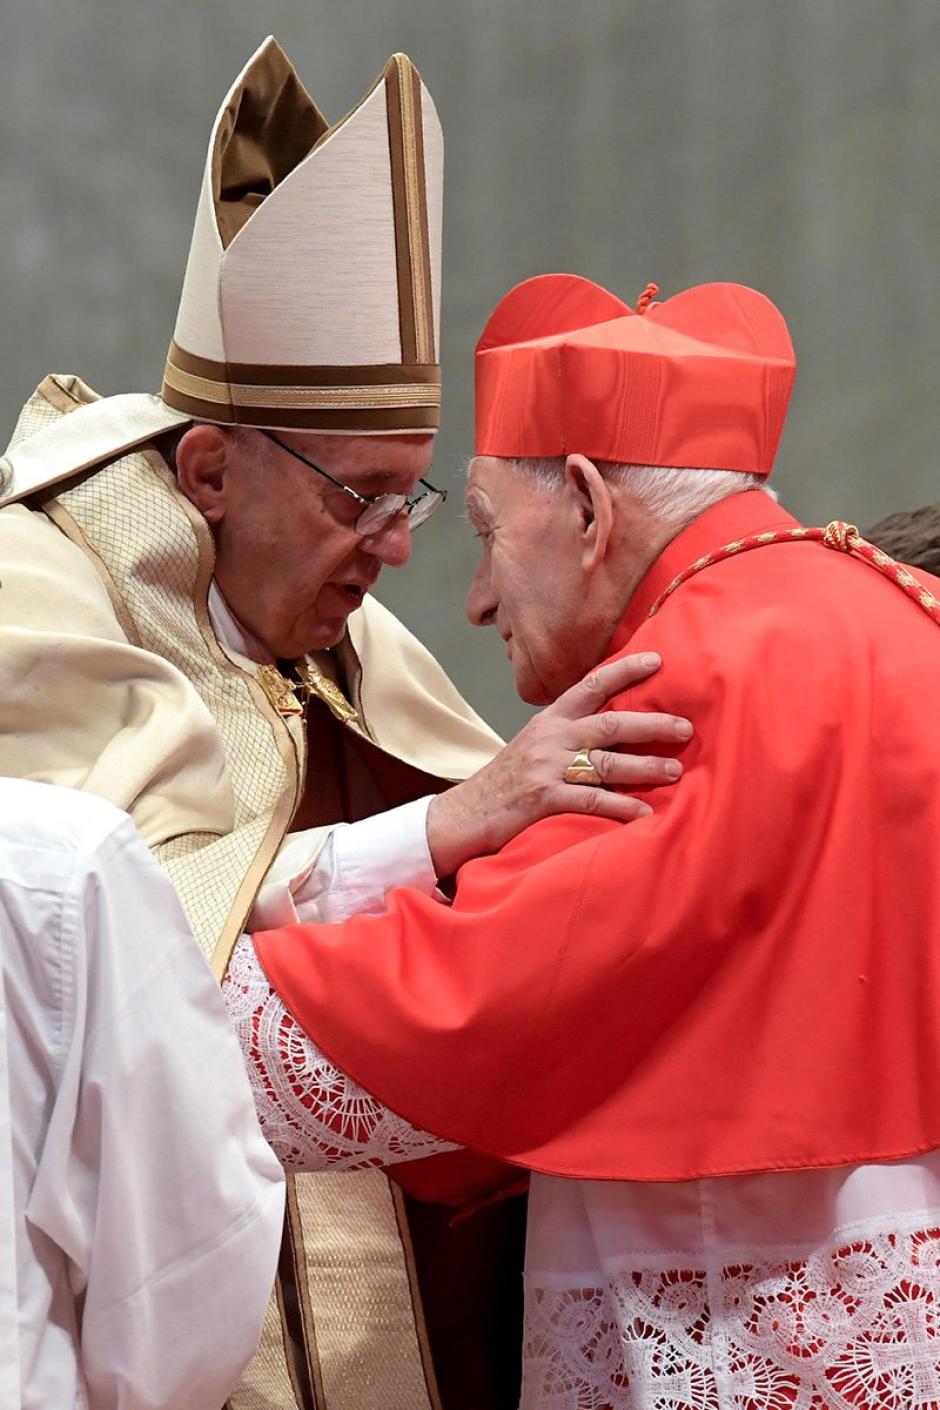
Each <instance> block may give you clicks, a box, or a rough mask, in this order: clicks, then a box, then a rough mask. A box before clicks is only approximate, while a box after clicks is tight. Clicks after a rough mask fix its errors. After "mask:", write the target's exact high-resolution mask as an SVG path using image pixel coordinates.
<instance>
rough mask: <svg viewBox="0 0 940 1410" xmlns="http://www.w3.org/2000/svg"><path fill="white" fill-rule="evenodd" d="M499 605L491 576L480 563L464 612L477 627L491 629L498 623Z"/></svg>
mask: <svg viewBox="0 0 940 1410" xmlns="http://www.w3.org/2000/svg"><path fill="white" fill-rule="evenodd" d="M498 606H499V603H498V601H497V599H496V595H495V593H494V592H493V588H492V586H491V584H490V575H489V573H488V572H487V570H486V568H485V566H484V564H483V563H480V565H479V566H478V568H477V570H476V572H475V573H474V575H473V582H472V583H471V584H470V591H469V592H468V593H467V600H466V602H465V603H464V611H465V612H466V614H467V617H468V618H469V619H470V621H471V622H472V623H473V625H474V626H475V627H491V626H492V625H493V623H494V622H495V621H496V609H497V607H498Z"/></svg>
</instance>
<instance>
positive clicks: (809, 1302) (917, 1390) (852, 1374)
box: [522, 1229, 940, 1410]
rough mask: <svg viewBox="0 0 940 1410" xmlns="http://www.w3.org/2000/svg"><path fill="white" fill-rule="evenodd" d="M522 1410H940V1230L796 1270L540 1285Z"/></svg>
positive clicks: (532, 1293)
mask: <svg viewBox="0 0 940 1410" xmlns="http://www.w3.org/2000/svg"><path fill="white" fill-rule="evenodd" d="M524 1367H525V1373H524V1383H523V1395H522V1410H936V1408H937V1407H940V1230H937V1229H930V1230H927V1231H924V1230H921V1231H918V1232H915V1233H910V1234H898V1233H894V1234H884V1233H882V1234H872V1235H871V1236H870V1237H868V1238H860V1239H858V1240H857V1241H856V1242H853V1243H850V1244H847V1245H841V1246H835V1245H833V1246H830V1247H829V1248H827V1249H824V1250H822V1251H820V1252H818V1253H816V1254H814V1255H813V1256H811V1257H809V1258H805V1259H799V1260H796V1261H791V1262H784V1261H782V1262H779V1263H771V1262H767V1263H760V1264H757V1263H754V1264H737V1265H727V1266H725V1267H722V1268H720V1269H716V1270H714V1271H713V1272H712V1273H711V1274H709V1272H707V1271H704V1270H702V1269H694V1268H660V1269H659V1270H655V1269H650V1268H645V1269H638V1270H625V1271H622V1272H620V1273H618V1274H617V1275H616V1276H615V1277H613V1278H611V1279H610V1280H609V1281H608V1282H607V1283H606V1285H604V1286H595V1287H580V1288H570V1287H569V1288H562V1289H557V1288H553V1287H542V1286H538V1285H537V1284H535V1283H534V1282H533V1281H532V1280H528V1282H527V1288H526V1328H525V1353H524Z"/></svg>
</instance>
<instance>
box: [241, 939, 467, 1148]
mask: <svg viewBox="0 0 940 1410" xmlns="http://www.w3.org/2000/svg"><path fill="white" fill-rule="evenodd" d="M222 993H223V995H224V997H225V1003H226V1006H227V1007H228V1011H229V1016H230V1018H231V1020H232V1022H233V1024H234V1025H235V1030H236V1033H237V1035H238V1040H239V1042H240V1044H241V1049H242V1053H243V1055H244V1058H245V1063H246V1065H247V1067H248V1076H249V1079H250V1081H251V1086H252V1091H253V1093H254V1098H255V1106H256V1107H257V1110H258V1120H259V1122H260V1124H261V1129H262V1131H263V1133H264V1136H265V1139H266V1140H267V1142H268V1144H269V1145H270V1146H271V1148H272V1149H273V1151H274V1153H275V1154H276V1155H277V1157H278V1159H279V1160H280V1162H281V1164H282V1165H283V1166H284V1167H285V1169H287V1170H295V1171H303V1170H326V1169H330V1170H364V1169H367V1168H368V1167H370V1166H386V1165H396V1164H398V1163H399V1162H401V1161H405V1160H420V1159H422V1158H423V1157H425V1156H430V1155H438V1154H440V1153H441V1152H442V1151H450V1150H456V1149H457V1147H456V1146H454V1145H453V1144H452V1143H451V1142H449V1141H441V1140H439V1139H438V1138H437V1137H436V1136H432V1135H430V1134H429V1133H428V1132H427V1131H418V1130H416V1129H415V1127H413V1126H410V1125H409V1124H408V1122H407V1121H404V1120H402V1118H401V1117H400V1116H396V1115H395V1114H394V1112H391V1111H389V1110H388V1109H387V1108H386V1107H384V1106H382V1104H381V1103H380V1102H378V1101H376V1099H375V1098H374V1097H370V1096H369V1094H368V1092H365V1091H364V1090H363V1089H362V1087H360V1086H359V1085H358V1083H356V1082H354V1081H353V1080H352V1078H351V1077H347V1076H346V1074H345V1073H344V1072H341V1071H340V1070H339V1068H338V1067H335V1066H334V1065H333V1063H332V1062H330V1060H329V1058H327V1057H326V1056H324V1054H323V1053H321V1052H320V1050H319V1048H318V1047H317V1046H316V1044H315V1043H313V1042H312V1041H311V1039H310V1038H309V1037H308V1036H307V1035H306V1033H304V1031H303V1029H302V1028H301V1027H300V1025H299V1024H298V1023H297V1021H296V1020H295V1019H294V1017H293V1015H292V1014H290V1013H289V1012H288V1011H287V1009H286V1008H285V1007H284V1005H283V1003H282V1002H281V999H280V996H279V995H278V994H276V993H275V992H274V990H273V989H272V988H271V986H270V984H269V982H268V979H267V976H266V975H265V973H264V970H263V969H262V968H261V964H260V961H259V960H258V956H257V954H256V952H255V947H254V945H253V944H252V942H251V939H250V937H249V936H247V935H243V936H242V938H241V939H240V940H239V942H238V944H237V945H236V947H235V950H234V953H233V955H232V959H231V963H230V964H229V968H228V973H227V974H226V976H225V979H224V980H223V981H222Z"/></svg>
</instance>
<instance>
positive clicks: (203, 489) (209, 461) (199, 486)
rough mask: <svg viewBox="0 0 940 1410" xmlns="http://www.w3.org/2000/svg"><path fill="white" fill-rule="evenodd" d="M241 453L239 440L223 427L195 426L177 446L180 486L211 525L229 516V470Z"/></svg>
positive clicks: (177, 470) (177, 475) (203, 423)
mask: <svg viewBox="0 0 940 1410" xmlns="http://www.w3.org/2000/svg"><path fill="white" fill-rule="evenodd" d="M237 454H238V447H237V443H236V441H235V439H234V438H233V437H232V436H229V435H227V434H226V432H225V431H224V430H223V429H222V427H221V426H211V425H208V424H206V423H205V422H200V423H198V424H197V425H195V426H191V427H190V428H189V430H188V431H187V432H186V433H185V435H184V436H183V438H182V439H181V441H180V443H179V445H178V446H177V447H176V477H177V479H178V481H179V487H180V489H181V490H182V491H183V494H184V495H185V496H186V498H187V499H188V500H190V501H191V503H193V504H194V505H195V506H196V508H197V509H198V510H199V511H200V513H201V514H202V515H203V517H204V518H205V519H206V520H207V521H208V522H209V523H210V524H219V523H221V521H222V520H223V519H224V518H225V508H226V490H227V479H228V472H229V471H230V470H231V468H232V464H233V460H234V457H235V456H236V455H237Z"/></svg>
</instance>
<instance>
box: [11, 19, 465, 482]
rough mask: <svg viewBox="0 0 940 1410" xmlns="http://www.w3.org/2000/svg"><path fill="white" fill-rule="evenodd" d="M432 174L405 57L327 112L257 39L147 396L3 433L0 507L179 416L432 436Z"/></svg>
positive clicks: (422, 94)
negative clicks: (24, 434) (355, 98)
mask: <svg viewBox="0 0 940 1410" xmlns="http://www.w3.org/2000/svg"><path fill="white" fill-rule="evenodd" d="M442 188H443V137H442V133H441V126H440V122H439V120H438V116H437V112H436V110H435V107H434V103H433V101H432V99H431V96H430V94H429V93H428V91H427V89H426V88H425V86H424V84H423V82H422V80H421V76H420V74H419V73H418V71H417V69H416V68H415V67H414V65H413V64H412V63H411V61H410V59H408V58H407V57H406V56H405V55H404V54H395V55H393V56H392V58H390V59H389V61H388V63H387V64H386V66H385V68H384V70H383V71H382V73H381V74H380V75H379V77H378V79H377V80H376V82H375V83H374V84H373V86H372V88H371V89H370V90H369V92H368V93H367V94H366V96H365V97H364V98H363V99H362V101H361V102H360V103H358V104H357V105H356V107H354V108H353V109H352V111H351V112H350V113H348V114H347V116H346V117H344V118H343V119H342V120H341V121H339V122H337V123H334V124H332V125H331V124H330V123H328V122H327V120H326V118H325V117H324V116H323V114H322V113H321V112H320V110H319V108H318V107H317V106H316V104H315V103H314V101H313V99H312V98H311V97H310V95H309V94H308V93H307V91H306V89H305V88H304V86H303V84H302V83H301V81H300V79H299V78H298V76H297V73H296V71H295V69H294V67H293V65H292V64H291V62H290V60H289V59H288V57H287V55H286V54H285V53H284V51H283V49H281V47H280V45H279V44H278V43H277V42H276V40H274V39H273V38H270V37H269V38H268V39H266V40H265V41H264V43H263V44H262V45H261V46H260V48H259V49H258V50H257V52H256V53H255V54H254V55H253V56H252V58H251V59H250V60H249V62H248V64H247V65H246V66H245V68H244V70H243V71H242V73H241V74H240V75H239V76H238V78H237V79H236V81H235V83H234V84H233V85H232V88H231V90H230V91H229V93H228V96H227V97H226V99H225V101H224V103H223V104H222V107H221V108H220V110H219V113H218V116H217V117H216V120H215V123H214V125H213V128H212V134H211V137H210V140H209V152H208V156H207V159H206V165H205V170H204V173H203V179H202V185H201V189H200V194H199V201H198V205H197V210H196V220H195V227H194V230H193V237H192V244H191V247H190V253H189V260H188V263H187V267H186V275H185V279H184V282H183V291H182V296H181V299H180V305H179V312H178V315H177V319H176V326H175V330H174V334H173V340H172V342H171V345H170V349H169V354H168V357H167V361H166V367H165V371H164V377H163V387H162V392H161V395H160V396H159V397H156V396H152V395H146V394H136V393H129V394H122V395H119V396H114V397H106V398H99V399H96V400H95V401H93V402H92V403H91V404H89V405H87V406H83V407H81V408H79V409H78V410H76V411H75V412H73V413H72V414H71V415H69V417H68V418H67V420H68V427H67V434H65V429H66V428H65V427H64V426H62V425H61V424H60V423H55V424H53V425H51V426H50V427H48V428H47V429H46V430H44V431H40V432H38V433H35V434H34V435H32V436H30V437H29V439H28V440H26V441H23V442H21V443H20V444H18V445H14V446H13V447H12V448H11V449H10V451H9V452H8V454H7V456H6V457H5V459H4V461H3V463H2V466H0V469H2V471H3V484H2V490H3V492H2V494H0V504H5V503H10V502H12V501H14V500H18V499H22V498H23V497H24V496H25V495H28V494H31V493H33V492H34V491H36V490H38V489H42V488H44V487H45V486H46V485H49V484H53V483H56V482H57V481H58V480H61V479H64V478H66V477H68V476H70V475H73V474H76V473H78V472H80V471H81V470H83V469H85V468H87V467H88V466H91V465H94V464H96V463H98V462H100V461H102V460H104V459H106V458H109V457H112V456H115V455H118V454H120V453H121V452H123V451H127V450H129V449H131V448H132V447H133V446H136V445H141V444H143V443H144V442H146V441H148V440H150V439H152V438H153V437H154V436H155V435H159V434H160V433H161V432H163V431H167V430H170V429H173V428H174V427H178V426H182V425H185V424H186V423H187V422H188V421H190V420H193V419H198V420H203V421H213V422H217V423H220V424H224V425H241V426H259V427H267V428H273V429H282V430H285V429H294V430H307V431H320V432H329V433H334V434H357V435H363V434H383V433H385V434H388V433H394V432H424V433H433V432H434V431H435V430H436V428H437V425H438V421H439V416H440V403H441V381H440V367H439V340H440V277H441V220H442Z"/></svg>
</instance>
